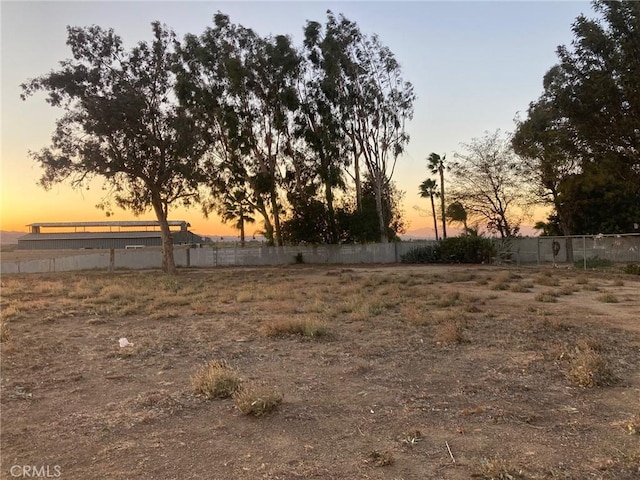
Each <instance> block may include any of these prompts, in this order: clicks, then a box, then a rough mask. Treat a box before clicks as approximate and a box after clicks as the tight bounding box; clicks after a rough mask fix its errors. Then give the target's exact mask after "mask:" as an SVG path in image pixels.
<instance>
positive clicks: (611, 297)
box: [598, 293, 618, 303]
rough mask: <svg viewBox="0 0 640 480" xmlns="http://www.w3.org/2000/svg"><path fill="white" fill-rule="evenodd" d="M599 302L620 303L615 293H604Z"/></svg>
mask: <svg viewBox="0 0 640 480" xmlns="http://www.w3.org/2000/svg"><path fill="white" fill-rule="evenodd" d="M598 301H600V302H603V303H618V297H616V296H615V295H614V294H613V293H604V294H602V295H600V296H599V297H598Z"/></svg>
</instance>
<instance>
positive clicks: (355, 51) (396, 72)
mask: <svg viewBox="0 0 640 480" xmlns="http://www.w3.org/2000/svg"><path fill="white" fill-rule="evenodd" d="M306 44H307V45H309V46H311V47H312V48H314V49H315V50H312V52H311V53H312V56H311V57H310V58H312V59H316V60H317V61H318V62H319V65H320V66H321V67H322V68H323V70H324V74H325V83H324V84H323V87H324V88H325V90H324V91H325V93H326V94H327V95H326V101H328V102H331V103H332V105H333V108H332V109H333V111H334V112H335V117H336V118H337V120H338V121H339V122H340V125H341V128H342V129H343V133H344V134H345V135H346V137H347V140H348V142H349V143H348V144H347V148H348V150H349V151H351V154H352V159H353V169H354V177H355V183H356V199H357V202H358V208H360V209H361V208H362V197H363V193H362V192H363V187H362V185H361V183H362V182H361V180H360V178H361V175H360V164H361V162H362V163H364V166H365V167H366V171H367V176H368V178H369V179H370V181H371V185H372V187H373V191H374V195H375V202H376V212H377V216H378V230H379V231H380V240H381V241H382V242H386V241H388V235H387V234H386V232H387V230H388V227H389V225H388V224H385V218H387V219H388V218H390V216H389V215H388V214H387V213H386V212H385V211H384V208H385V200H384V197H385V191H386V190H387V189H389V188H390V182H391V180H392V177H393V173H394V169H395V165H396V161H397V159H398V157H399V156H400V155H401V154H402V152H403V151H404V148H405V146H406V145H407V143H408V141H409V135H408V134H407V132H406V130H405V123H406V122H407V121H408V120H410V119H411V118H412V117H413V102H414V100H415V94H414V92H413V86H412V85H411V83H409V82H405V81H404V80H403V79H402V69H401V67H400V64H399V63H398V61H397V60H396V58H395V56H394V55H393V53H392V52H391V50H389V48H388V47H385V46H384V45H383V44H382V43H381V41H380V39H379V38H378V37H377V36H376V35H372V36H368V35H365V34H364V33H362V32H361V31H360V29H359V27H358V26H357V24H355V23H354V22H351V21H349V20H347V19H346V18H345V17H344V16H342V15H340V16H339V17H338V18H336V17H335V16H334V15H333V13H331V12H330V11H329V12H328V13H327V24H326V26H325V29H324V34H323V33H322V29H321V27H320V25H319V24H318V23H315V22H309V23H308V24H307V28H306ZM340 138H343V137H340Z"/></svg>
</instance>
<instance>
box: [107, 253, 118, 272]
mask: <svg viewBox="0 0 640 480" xmlns="http://www.w3.org/2000/svg"><path fill="white" fill-rule="evenodd" d="M115 266H116V249H115V248H110V249H109V269H108V271H109V273H113V271H114V270H115Z"/></svg>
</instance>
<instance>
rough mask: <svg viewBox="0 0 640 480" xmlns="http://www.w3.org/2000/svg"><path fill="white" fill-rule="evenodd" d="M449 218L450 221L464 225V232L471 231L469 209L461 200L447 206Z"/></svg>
mask: <svg viewBox="0 0 640 480" xmlns="http://www.w3.org/2000/svg"><path fill="white" fill-rule="evenodd" d="M447 218H448V219H449V223H453V222H459V223H461V224H462V225H463V226H464V234H465V235H467V234H468V233H469V227H468V225H467V210H466V209H465V208H464V205H462V204H461V203H460V202H453V203H452V204H451V205H449V206H448V207H447Z"/></svg>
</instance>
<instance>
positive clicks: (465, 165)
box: [450, 130, 530, 238]
mask: <svg viewBox="0 0 640 480" xmlns="http://www.w3.org/2000/svg"><path fill="white" fill-rule="evenodd" d="M462 146H463V148H464V150H465V152H464V153H456V154H455V156H454V157H455V159H456V160H455V162H454V163H453V165H452V168H451V173H452V177H453V182H452V183H453V187H452V188H451V189H450V196H451V197H452V198H453V199H454V200H456V201H459V202H461V203H462V204H463V205H465V207H466V209H467V214H468V215H469V217H470V218H475V219H476V220H479V221H480V222H481V223H484V224H485V225H486V228H487V230H488V231H489V232H492V233H496V234H499V235H500V237H501V238H510V237H514V236H516V235H518V233H519V231H520V225H521V223H522V221H523V220H524V219H525V218H526V214H527V205H528V204H529V198H530V193H529V187H528V185H527V183H526V182H524V181H523V180H524V178H525V177H524V172H523V165H522V162H520V161H518V158H517V156H516V154H515V153H514V152H513V149H512V147H511V140H510V138H509V137H508V136H503V135H502V134H501V132H500V130H496V131H495V132H494V133H489V132H486V133H485V136H484V137H482V138H474V139H472V140H471V142H470V143H467V144H462Z"/></svg>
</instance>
